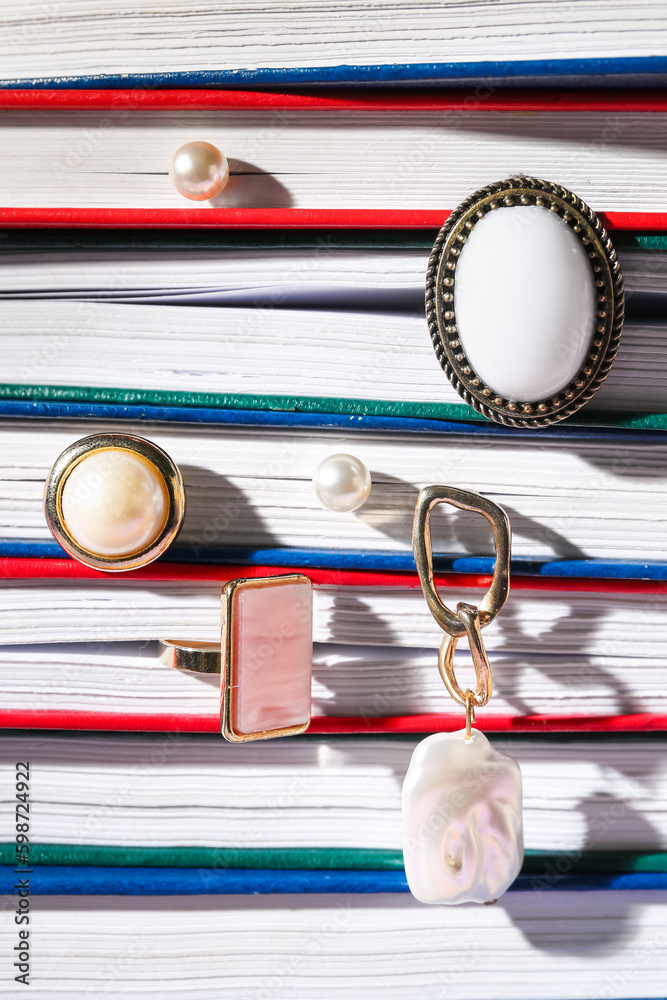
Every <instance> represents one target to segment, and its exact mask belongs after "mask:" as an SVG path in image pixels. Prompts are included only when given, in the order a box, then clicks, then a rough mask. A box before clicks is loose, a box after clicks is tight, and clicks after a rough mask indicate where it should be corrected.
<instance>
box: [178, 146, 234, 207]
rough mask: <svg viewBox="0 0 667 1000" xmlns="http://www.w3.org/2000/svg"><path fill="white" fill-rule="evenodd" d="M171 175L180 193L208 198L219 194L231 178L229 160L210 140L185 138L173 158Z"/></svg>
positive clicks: (196, 198) (202, 199)
mask: <svg viewBox="0 0 667 1000" xmlns="http://www.w3.org/2000/svg"><path fill="white" fill-rule="evenodd" d="M169 176H170V177H171V179H172V182H173V185H174V187H175V188H176V190H177V191H178V193H179V194H182V195H183V197H184V198H190V199H191V201H207V200H208V199H209V198H215V196H216V195H218V194H220V192H221V191H222V189H223V188H224V187H225V186H226V184H227V181H228V180H229V163H228V162H227V157H226V156H223V154H222V153H221V152H220V150H219V149H218V148H217V146H213V145H211V143H210V142H200V141H197V142H186V144H185V145H184V146H181V148H180V149H177V150H176V152H175V153H174V157H173V159H172V161H171V168H170V170H169Z"/></svg>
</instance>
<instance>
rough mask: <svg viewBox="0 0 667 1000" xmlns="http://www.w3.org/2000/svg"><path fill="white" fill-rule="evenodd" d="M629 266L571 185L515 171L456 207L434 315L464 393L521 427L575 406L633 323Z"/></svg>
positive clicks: (439, 243)
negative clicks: (627, 299) (627, 300)
mask: <svg viewBox="0 0 667 1000" xmlns="http://www.w3.org/2000/svg"><path fill="white" fill-rule="evenodd" d="M623 309H624V302H623V276H622V274H621V268H620V265H619V262H618V257H617V254H616V251H615V250H614V247H613V245H612V242H611V240H610V239H609V236H608V235H607V232H606V230H605V229H604V226H603V225H602V223H601V222H600V220H599V219H598V217H597V215H596V214H595V213H594V212H593V211H592V210H591V209H590V208H589V207H588V205H586V204H585V203H584V202H583V201H582V200H581V199H580V198H578V197H577V196H576V195H575V194H573V193H572V192H571V191H568V190H567V188H564V187H561V186H560V185H558V184H552V183H550V182H549V181H542V180H538V179H537V178H535V177H510V178H509V180H506V181H500V182H498V183H496V184H489V185H487V186H486V187H484V188H481V189H480V190H479V191H476V192H475V193H474V194H472V195H471V196H470V197H469V198H466V200H465V201H464V202H463V203H462V204H461V205H459V206H458V208H456V209H455V210H454V211H453V212H452V214H451V215H450V216H449V218H448V219H447V222H446V223H445V225H444V226H443V227H442V229H441V230H440V232H439V234H438V237H437V239H436V241H435V244H434V246H433V251H432V253H431V257H430V260H429V264H428V271H427V279H426V317H427V320H428V325H429V331H430V334H431V340H432V341H433V347H434V348H435V353H436V356H437V358H438V360H439V362H440V364H441V365H442V367H443V369H444V370H445V373H446V375H447V378H448V379H449V381H450V382H451V383H452V385H453V386H454V388H455V389H456V391H457V392H458V393H459V395H460V396H461V397H462V398H463V399H464V400H465V402H466V403H468V404H469V405H470V406H473V407H474V408H475V409H476V410H477V411H478V412H479V413H481V414H483V416H485V417H489V418H490V419H491V420H495V421H497V422H498V423H502V424H508V425H510V426H513V427H546V426H548V425H549V424H553V423H556V422H557V421H558V420H563V419H564V418H565V417H569V416H571V415H572V414H573V413H575V412H576V411H577V410H578V409H579V408H580V407H581V406H583V405H584V403H586V402H587V401H588V400H589V399H590V398H591V397H592V396H593V395H594V394H595V393H596V392H597V390H598V389H599V388H600V386H601V385H602V382H603V381H604V379H605V378H606V376H607V374H608V372H609V369H610V368H611V365H612V362H613V360H614V357H615V356H616V351H617V349H618V343H619V340H620V337H621V332H622V329H623Z"/></svg>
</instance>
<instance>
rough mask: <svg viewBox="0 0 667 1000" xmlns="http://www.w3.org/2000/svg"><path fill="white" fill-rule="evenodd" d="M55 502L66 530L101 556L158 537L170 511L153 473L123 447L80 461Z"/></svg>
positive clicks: (122, 552)
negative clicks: (58, 504)
mask: <svg viewBox="0 0 667 1000" xmlns="http://www.w3.org/2000/svg"><path fill="white" fill-rule="evenodd" d="M60 502H61V509H62V519H63V523H64V526H65V528H66V530H67V532H68V533H69V534H70V536H71V537H72V538H73V539H74V541H75V542H76V543H77V544H78V545H80V546H81V547H82V548H84V549H86V551H88V552H91V553H92V554H93V555H100V556H129V555H132V554H133V553H135V552H140V551H142V549H144V548H146V547H147V546H148V545H150V544H151V543H152V542H154V541H155V540H156V539H157V538H158V536H159V535H160V532H161V531H162V529H163V528H164V526H165V523H166V521H167V516H168V513H169V494H168V493H167V487H166V484H165V482H164V479H163V478H162V476H161V475H160V473H159V472H158V470H157V469H156V468H155V466H154V465H153V464H152V462H149V461H147V460H146V459H145V458H143V457H142V456H141V455H137V454H136V453H135V452H132V451H129V450H127V449H124V448H105V449H103V450H102V451H95V452H92V453H91V454H90V455H88V456H86V457H85V458H82V459H81V461H80V462H78V463H77V465H75V466H74V468H73V469H72V471H71V472H70V474H69V475H68V476H67V479H66V480H65V482H64V483H63V487H62V493H61V501H60Z"/></svg>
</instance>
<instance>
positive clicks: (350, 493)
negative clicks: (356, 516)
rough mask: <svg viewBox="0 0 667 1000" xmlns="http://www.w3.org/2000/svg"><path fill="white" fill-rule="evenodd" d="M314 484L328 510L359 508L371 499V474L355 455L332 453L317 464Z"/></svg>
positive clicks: (320, 499)
mask: <svg viewBox="0 0 667 1000" xmlns="http://www.w3.org/2000/svg"><path fill="white" fill-rule="evenodd" d="M313 488H314V490H315V495H316V496H317V499H318V500H319V501H320V503H321V504H322V506H323V507H326V509H327V510H334V511H337V512H339V513H343V512H346V511H352V510H357V509H358V508H359V507H361V505H362V504H364V503H366V501H367V500H368V495H369V493H370V492H371V475H370V472H369V471H368V469H367V468H366V466H365V465H364V463H363V462H361V461H360V460H359V459H358V458H355V457H354V455H330V456H329V457H328V458H325V459H324V461H323V462H321V463H320V465H319V466H318V467H317V470H316V472H315V475H314V476H313Z"/></svg>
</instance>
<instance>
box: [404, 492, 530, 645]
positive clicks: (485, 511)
mask: <svg viewBox="0 0 667 1000" xmlns="http://www.w3.org/2000/svg"><path fill="white" fill-rule="evenodd" d="M439 503H449V504H451V505H452V506H453V507H459V508H461V509H462V510H471V511H474V512H475V513H477V514H482V515H483V516H484V517H485V518H486V519H487V521H489V522H490V523H491V527H492V529H493V540H494V543H495V546H496V564H495V566H494V569H493V579H492V581H491V586H490V587H489V589H488V590H487V592H486V594H485V595H484V597H483V598H482V600H481V602H480V605H479V627H480V628H485V627H486V626H487V625H488V624H489V622H492V621H493V619H494V618H495V617H496V615H497V614H498V612H499V611H500V609H501V608H502V606H503V604H504V603H505V601H506V600H507V595H508V593H509V589H510V547H511V541H510V540H511V531H510V522H509V518H508V516H507V514H506V513H505V511H504V510H503V509H502V507H499V506H498V504H497V503H494V502H493V500H489V499H488V497H483V496H482V495H481V494H480V493H473V492H472V491H471V490H459V489H456V488H455V487H454V486H427V487H426V488H425V489H423V490H422V491H421V493H420V494H419V496H418V497H417V503H416V506H415V519H414V523H413V529H412V550H413V552H414V556H415V563H416V564H417V572H418V573H419V582H420V583H421V585H422V590H423V591H424V597H425V598H426V603H427V604H428V607H429V610H430V612H431V614H432V615H433V617H434V618H435V620H436V621H437V623H438V625H439V626H440V628H441V629H442V630H443V631H444V632H447V633H448V634H449V635H451V636H455V637H456V638H457V639H460V638H461V636H463V635H465V634H466V632H467V628H466V625H465V623H464V621H463V620H462V619H461V618H460V617H459V616H458V615H457V614H455V613H454V612H453V611H450V610H449V608H448V607H447V606H446V604H444V603H443V602H442V601H441V600H440V597H439V596H438V591H437V590H436V587H435V583H434V580H433V553H432V551H431V527H430V519H431V511H432V509H433V508H434V507H435V506H436V504H439Z"/></svg>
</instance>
